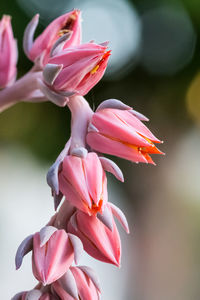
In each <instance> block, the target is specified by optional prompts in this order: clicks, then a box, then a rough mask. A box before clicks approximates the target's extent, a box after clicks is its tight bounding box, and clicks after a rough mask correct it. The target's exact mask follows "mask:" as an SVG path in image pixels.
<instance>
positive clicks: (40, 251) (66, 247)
mask: <svg viewBox="0 0 200 300" xmlns="http://www.w3.org/2000/svg"><path fill="white" fill-rule="evenodd" d="M73 260H74V250H73V246H72V244H71V242H70V239H69V236H68V234H67V233H66V232H65V231H64V230H57V231H55V232H54V233H53V234H52V236H51V237H50V238H49V240H48V241H47V242H46V243H45V244H44V245H41V239H40V233H39V232H37V233H35V235H34V237H33V254H32V267H33V274H34V276H35V277H36V279H37V280H38V281H40V282H42V283H43V284H44V285H46V284H50V283H52V282H54V281H55V280H57V279H58V278H60V277H61V276H62V275H63V274H64V273H65V272H66V271H67V269H68V268H69V267H70V265H71V264H72V262H73Z"/></svg>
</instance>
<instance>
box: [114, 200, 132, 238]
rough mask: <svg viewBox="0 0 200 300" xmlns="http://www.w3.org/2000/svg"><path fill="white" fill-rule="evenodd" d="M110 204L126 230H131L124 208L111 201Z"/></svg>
mask: <svg viewBox="0 0 200 300" xmlns="http://www.w3.org/2000/svg"><path fill="white" fill-rule="evenodd" d="M109 206H110V208H111V211H112V213H113V215H114V216H115V217H116V218H117V220H118V221H119V223H120V224H121V226H122V228H123V229H124V230H125V231H126V233H129V232H130V231H129V226H128V222H127V219H126V216H125V214H124V213H123V212H122V210H121V209H120V208H119V207H117V206H116V205H114V204H113V203H111V202H109Z"/></svg>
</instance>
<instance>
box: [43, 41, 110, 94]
mask: <svg viewBox="0 0 200 300" xmlns="http://www.w3.org/2000/svg"><path fill="white" fill-rule="evenodd" d="M106 49H107V47H106V46H102V45H97V44H95V43H88V44H82V45H78V46H75V47H73V48H68V49H65V50H64V51H61V52H60V53H59V54H57V55H55V56H53V57H51V58H50V59H49V60H48V64H47V65H46V66H45V68H44V73H43V75H44V82H45V83H46V84H47V86H48V87H49V89H52V90H53V91H54V92H57V93H60V94H63V95H67V96H68V95H69V93H70V94H73V93H74V94H75V93H76V94H78V95H82V96H83V95H85V94H87V93H88V92H89V91H90V89H91V88H92V87H93V86H94V85H95V84H97V82H98V81H99V80H100V79H101V78H102V76H103V74H104V72H105V69H106V66H107V62H108V58H109V56H110V51H106ZM55 69H58V70H59V72H56V74H55ZM54 74H55V76H54Z"/></svg>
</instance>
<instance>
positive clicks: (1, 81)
mask: <svg viewBox="0 0 200 300" xmlns="http://www.w3.org/2000/svg"><path fill="white" fill-rule="evenodd" d="M17 56H18V51H17V43H16V40H15V39H14V37H13V31H12V26H11V17H10V16H6V15H4V16H3V18H2V19H1V20H0V88H5V87H6V86H9V85H11V84H12V83H14V81H15V78H16V73H17V68H16V64H17Z"/></svg>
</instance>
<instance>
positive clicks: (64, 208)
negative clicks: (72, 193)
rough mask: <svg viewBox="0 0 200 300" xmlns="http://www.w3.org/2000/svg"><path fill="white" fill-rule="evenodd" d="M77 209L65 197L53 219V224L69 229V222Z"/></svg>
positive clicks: (59, 227)
mask: <svg viewBox="0 0 200 300" xmlns="http://www.w3.org/2000/svg"><path fill="white" fill-rule="evenodd" d="M75 211H76V209H75V207H74V206H73V205H71V203H70V202H69V201H67V200H66V199H65V200H64V202H63V204H62V205H61V207H60V209H59V211H58V212H57V214H56V216H55V219H54V220H53V226H55V227H56V228H58V229H65V230H66V231H67V223H68V222H69V219H70V218H71V216H72V215H73V213H74V212H75Z"/></svg>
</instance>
